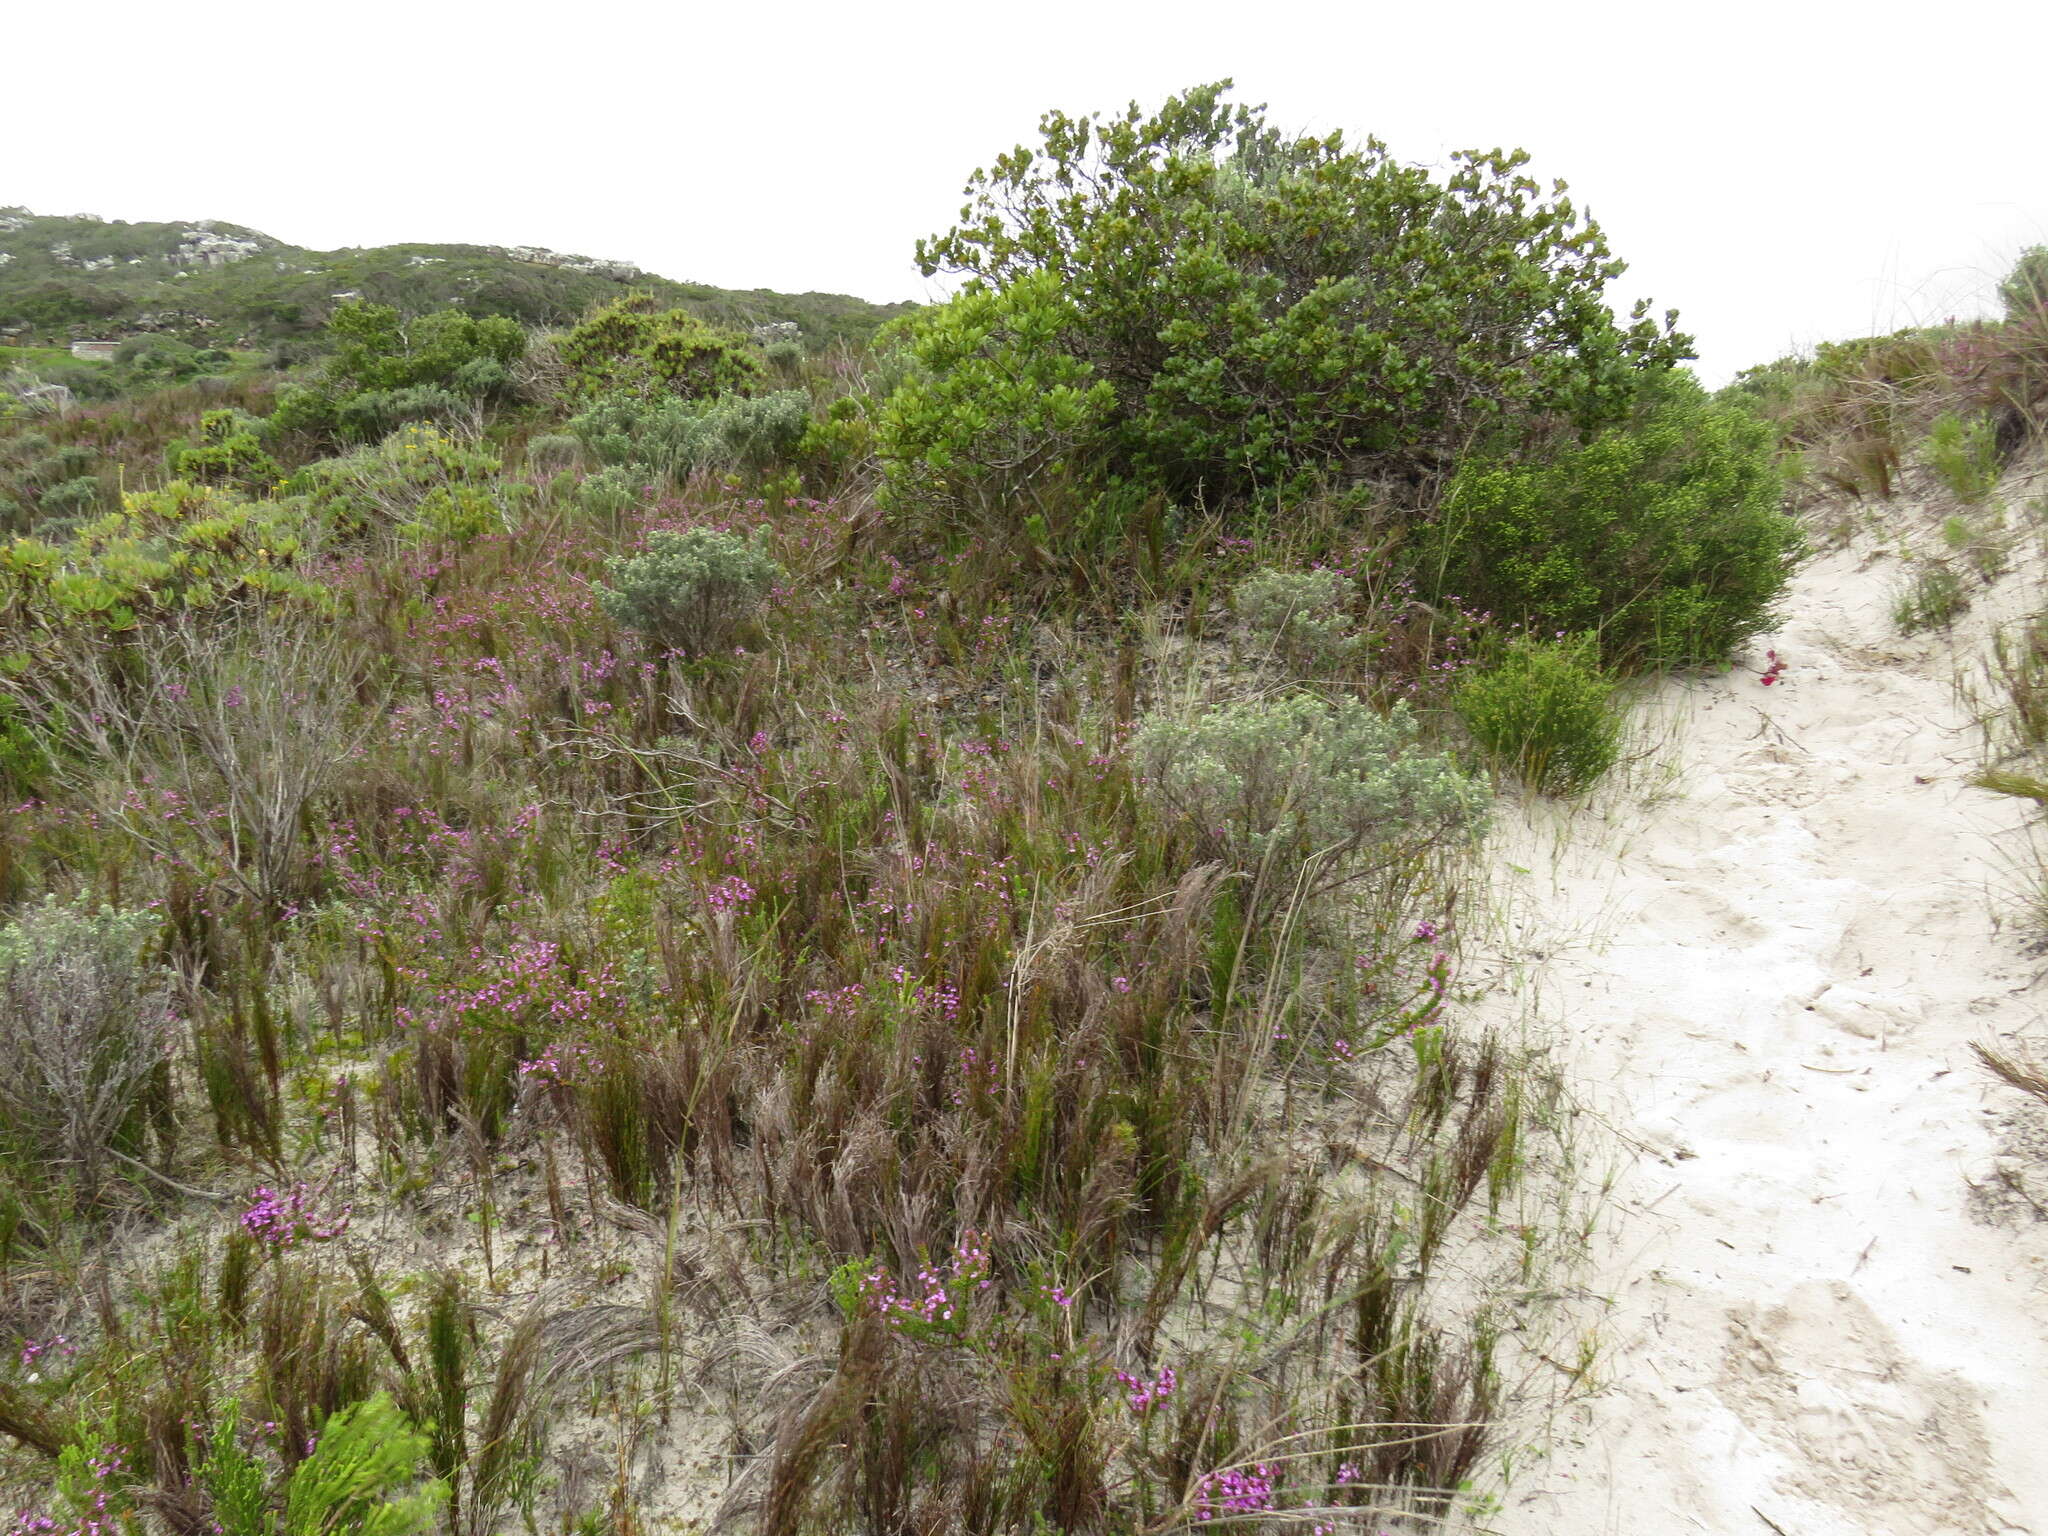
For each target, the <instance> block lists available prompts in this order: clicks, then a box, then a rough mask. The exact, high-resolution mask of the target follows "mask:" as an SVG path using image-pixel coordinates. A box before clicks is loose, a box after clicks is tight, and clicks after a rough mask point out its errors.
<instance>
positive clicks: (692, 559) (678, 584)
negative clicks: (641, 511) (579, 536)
mask: <svg viewBox="0 0 2048 1536" xmlns="http://www.w3.org/2000/svg"><path fill="white" fill-rule="evenodd" d="M605 575H606V576H607V577H608V578H609V579H610V581H611V585H610V586H609V587H600V588H599V589H598V601H599V602H600V603H602V604H603V606H604V611H605V612H606V613H607V614H609V615H610V616H611V618H612V620H613V622H614V623H618V624H623V625H626V626H627V627H628V628H630V629H637V630H639V631H640V632H641V633H642V634H644V635H646V636H647V637H648V638H649V639H650V640H652V641H653V642H654V643H655V644H656V645H659V646H662V647H664V648H667V649H670V650H676V651H681V652H683V653H684V654H685V655H690V656H704V655H708V654H711V653H713V652H716V651H720V650H723V649H725V648H726V647H727V646H728V645H730V644H731V643H732V640H733V638H734V636H735V635H737V634H738V633H739V631H740V630H741V629H742V628H743V627H744V626H745V625H746V624H747V623H748V622H750V621H751V620H752V619H753V617H754V616H755V615H756V614H757V613H759V611H760V608H761V604H762V602H763V600H765V599H766V597H767V595H768V590H769V588H771V587H773V586H774V585H775V584H776V583H777V582H778V581H780V580H782V577H783V570H782V567H781V566H780V565H778V564H776V562H775V561H774V560H773V559H771V558H770V557H769V556H768V554H767V553H766V552H765V551H764V550H763V549H762V548H761V547H760V545H759V543H758V542H749V541H748V540H746V539H743V538H741V537H740V536H739V535H738V534H734V533H720V532H717V531H715V530H712V529H706V528H692V529H689V530H688V531H686V532H683V533H675V532H672V531H668V530H663V531H661V532H658V533H656V534H654V535H653V536H652V537H651V538H649V539H648V541H647V552H646V553H645V554H640V555H632V556H628V557H625V558H621V559H615V560H610V561H607V562H606V564H605Z"/></svg>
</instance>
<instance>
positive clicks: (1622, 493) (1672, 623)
mask: <svg viewBox="0 0 2048 1536" xmlns="http://www.w3.org/2000/svg"><path fill="white" fill-rule="evenodd" d="M1781 494H1782V484H1781V481H1780V477H1779V471H1778V468H1777V465H1776V462H1775V455H1774V451H1773V443H1772V440H1771V433H1770V430H1769V429H1768V428H1767V427H1766V426H1765V425H1764V424H1763V423H1762V422H1761V421H1759V420H1757V419H1756V418H1755V417H1753V416H1751V415H1750V414H1749V413H1747V412H1746V411H1744V410H1742V409H1741V408H1739V407H1736V406H1731V405H1721V404H1716V403H1714V402H1713V401H1710V400H1709V399H1708V398H1707V397H1706V395H1705V394H1704V393H1703V392H1702V391H1701V390H1700V388H1699V387H1698V385H1696V384H1694V383H1693V382H1692V381H1691V380H1690V379H1689V378H1687V377H1685V376H1682V375H1674V376H1672V377H1671V378H1670V379H1669V380H1667V381H1666V382H1665V383H1664V384H1663V385H1661V386H1660V387H1659V388H1658V389H1657V390H1656V391H1654V392H1652V393H1651V395H1650V396H1649V398H1648V399H1646V401H1645V408H1644V410H1643V411H1642V412H1641V414H1640V415H1639V417H1638V419H1637V420H1636V421H1635V422H1634V423H1633V424H1632V425H1630V426H1628V427H1626V428H1621V429H1617V430H1614V431H1609V432H1605V433H1602V434H1600V435H1599V436H1596V437H1594V438H1593V439H1592V440H1591V441H1589V442H1587V443H1585V444H1583V445H1581V446H1573V447H1567V448H1565V449H1563V450H1561V451H1558V452H1556V453H1554V454H1553V455H1551V456H1550V457H1549V458H1548V459H1547V460H1545V461H1543V462H1538V463H1533V464H1523V463H1513V462H1499V461H1495V462H1488V461H1485V460H1474V461H1468V462H1467V463H1466V464H1464V465H1463V466H1461V467H1460V469H1459V470H1458V472H1457V474H1456V475H1455V477H1454V478H1453V480H1452V482H1451V487H1450V491H1449V493H1448V496H1447V498H1446V501H1445V506H1444V510H1443V513H1442V515H1441V517H1440V518H1439V520H1438V521H1437V522H1436V523H1435V524H1434V525H1433V526H1432V527H1431V528H1430V529H1428V530H1427V531H1426V532H1425V533H1424V535H1423V537H1422V538H1421V539H1419V540H1418V545H1417V549H1416V551H1415V564H1416V572H1417V577H1418V580H1419V582H1420V583H1421V584H1422V585H1423V587H1424V588H1425V590H1433V591H1434V592H1436V593H1438V594H1445V595H1456V596H1458V597H1460V598H1461V599H1462V600H1463V601H1464V602H1465V603H1466V604H1467V605H1468V606H1475V607H1479V608H1484V609H1489V610H1491V611H1492V613H1493V615H1494V617H1495V618H1496V619H1498V620H1501V621H1503V622H1505V623H1509V624H1517V625H1527V626H1529V627H1531V628H1533V629H1538V630H1564V631H1567V632H1569V633H1582V632H1593V633H1597V634H1598V635H1599V637H1600V645H1601V649H1602V650H1603V652H1604V653H1605V654H1606V655H1607V657H1608V658H1609V659H1610V660H1611V661H1615V662H1619V663H1623V664H1626V665H1631V666H1683V665H1691V664H1701V663H1713V662H1717V661H1720V660H1722V659H1723V658H1725V657H1726V656H1727V655H1728V653H1729V652H1730V651H1732V650H1733V649H1734V648H1735V647H1736V646H1738V645H1740V644H1741V643H1742V642H1743V641H1744V640H1747V639H1749V638H1750V637H1751V636H1753V635H1755V634H1757V633H1759V632H1760V631H1761V630H1763V629H1764V628H1765V627H1766V626H1767V625H1768V623H1769V621H1770V613H1771V606H1772V604H1773V603H1774V602H1776V600H1777V599H1778V597H1779V595H1780V594H1781V593H1782V592H1783V591H1784V587H1785V583H1786V581H1787V580H1788V579H1789V576H1790V572H1791V563H1792V560H1793V558H1794V557H1795V555H1796V553H1797V551H1798V549H1799V546H1800V538H1799V533H1798V530H1797V528H1796V527H1795V525H1794V524H1793V522H1792V520H1791V519H1790V518H1789V517H1787V516H1786V515H1785V514H1784V513H1783V511H1782V510H1781V509H1780V505H1779V503H1780V499H1781Z"/></svg>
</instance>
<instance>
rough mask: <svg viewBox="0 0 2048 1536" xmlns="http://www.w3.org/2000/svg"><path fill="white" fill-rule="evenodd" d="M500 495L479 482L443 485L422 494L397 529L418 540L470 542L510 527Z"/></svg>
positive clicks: (453, 542)
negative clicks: (408, 515)
mask: <svg viewBox="0 0 2048 1536" xmlns="http://www.w3.org/2000/svg"><path fill="white" fill-rule="evenodd" d="M507 526H508V519H507V518H506V516H505V509H504V508H503V507H502V506H500V505H499V503H498V499H497V497H495V496H494V495H492V494H491V492H489V491H488V490H485V489H484V488H483V487H482V486H477V485H440V486H436V487H434V489H432V490H431V491H428V492H427V494H426V495H424V496H422V497H421V498H420V501H419V505H418V506H416V507H414V508H413V510H412V516H411V517H409V518H407V519H406V520H405V521H404V522H403V523H400V524H399V525H398V531H399V532H400V533H401V534H403V535H405V536H406V537H408V538H410V539H413V540H415V541H427V540H441V541H446V542H448V543H452V544H467V543H468V542H469V541H470V540H472V539H477V538H481V537H483V535H485V534H487V533H491V532H499V533H503V532H506V531H507Z"/></svg>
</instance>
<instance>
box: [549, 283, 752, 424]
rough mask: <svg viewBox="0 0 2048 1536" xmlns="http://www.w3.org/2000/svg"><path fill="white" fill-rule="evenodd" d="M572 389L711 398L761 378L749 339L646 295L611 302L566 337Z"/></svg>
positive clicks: (591, 394) (589, 394)
mask: <svg viewBox="0 0 2048 1536" xmlns="http://www.w3.org/2000/svg"><path fill="white" fill-rule="evenodd" d="M559 352H560V356H561V360H562V362H563V364H564V365H565V366H566V367H567V368H568V369H569V372H570V386H569V388H570V393H571V394H574V395H579V396H582V397H584V398H586V399H589V398H595V397H597V396H599V395H607V394H631V395H643V396H658V395H679V396H681V397H682V398H683V399H686V400H708V399H712V398H715V397H716V396H718V395H723V394H730V393H744V392H746V391H749V390H751V389H752V388H753V387H754V386H755V385H756V384H757V383H758V382H759V381H760V378H761V364H760V361H759V359H758V358H757V357H756V356H755V354H754V351H753V349H752V348H751V347H750V346H749V345H748V344H747V341H746V338H745V337H743V336H741V335H739V334H738V333H736V332H732V331H722V330H719V329H718V328H716V327H715V326H711V325H707V324H706V323H705V322H704V321H702V320H700V319H698V318H697V317H696V316H695V315H693V314H691V313H690V312H689V311H688V310H685V309H666V310H664V309H657V308H656V307H655V304H654V301H653V300H652V299H649V298H646V297H644V296H636V297H634V298H627V299H620V300H619V301H618V302H617V303H615V304H608V305H606V306H605V307H604V308H603V309H601V310H599V311H598V312H597V313H596V314H594V315H592V316H591V317H590V318H589V319H588V320H585V321H584V322H583V323H582V324H581V325H579V326H577V327H576V328H575V329H574V330H572V331H571V332H569V334H568V335H567V336H565V337H563V338H562V340H561V343H560V346H559Z"/></svg>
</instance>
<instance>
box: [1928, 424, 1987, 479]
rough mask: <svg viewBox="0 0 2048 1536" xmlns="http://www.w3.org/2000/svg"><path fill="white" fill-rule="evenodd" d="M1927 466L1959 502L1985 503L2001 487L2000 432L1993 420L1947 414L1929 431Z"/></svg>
mask: <svg viewBox="0 0 2048 1536" xmlns="http://www.w3.org/2000/svg"><path fill="white" fill-rule="evenodd" d="M1927 464H1928V467H1929V468H1930V469H1932V470H1933V471H1934V473H1935V474H1936V475H1937V476H1939V477H1940V479H1941V483H1942V484H1943V485H1945V486H1947V487H1948V488H1949V489H1950V490H1951V491H1953V492H1954V493H1955V494H1956V496H1957V497H1958V498H1959V499H1961V500H1963V501H1982V500H1983V499H1984V498H1985V497H1986V496H1989V495H1990V494H1991V490H1992V487H1994V486H1995V485H1997V484H1998V433H1997V429H1996V428H1995V427H1993V425H1992V423H1991V420H1990V418H1989V417H1985V416H1973V417H1971V418H1970V419H1969V420H1968V421H1965V420H1964V419H1963V418H1962V417H1960V416H1958V415H1956V413H1955V412H1953V411H1944V412H1942V414H1941V415H1939V416H1937V417H1935V419H1934V425H1933V426H1931V427H1930V428H1928V431H1927Z"/></svg>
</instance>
